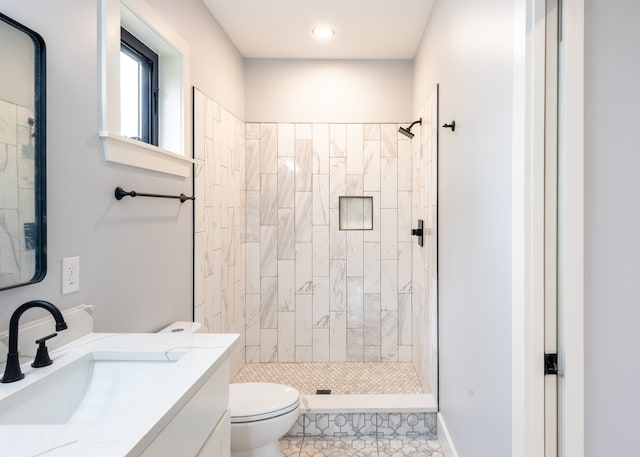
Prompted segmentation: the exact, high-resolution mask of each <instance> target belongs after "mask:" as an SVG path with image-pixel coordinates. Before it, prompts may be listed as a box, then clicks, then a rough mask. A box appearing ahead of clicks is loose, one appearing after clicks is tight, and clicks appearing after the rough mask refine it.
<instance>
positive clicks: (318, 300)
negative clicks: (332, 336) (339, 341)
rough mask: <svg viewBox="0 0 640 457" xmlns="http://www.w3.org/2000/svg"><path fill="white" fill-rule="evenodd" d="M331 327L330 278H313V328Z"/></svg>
mask: <svg viewBox="0 0 640 457" xmlns="http://www.w3.org/2000/svg"><path fill="white" fill-rule="evenodd" d="M328 327H329V278H328V277H323V276H321V277H314V278H313V328H328Z"/></svg>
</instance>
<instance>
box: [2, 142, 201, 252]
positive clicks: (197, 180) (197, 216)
mask: <svg viewBox="0 0 640 457" xmlns="http://www.w3.org/2000/svg"><path fill="white" fill-rule="evenodd" d="M5 147H8V146H7V145H5ZM1 148H2V146H0V149H1ZM0 154H2V152H0ZM4 154H5V155H4V157H5V159H4V160H5V161H7V159H6V157H7V156H8V152H5V153H4ZM0 157H1V155H0ZM5 163H6V162H5ZM4 169H5V170H6V169H7V166H6V164H5V166H4ZM4 179H6V178H5V177H4V176H3V180H4ZM193 179H194V187H195V189H194V191H195V195H196V196H197V197H200V196H202V195H204V188H205V182H204V181H205V179H204V160H198V159H196V160H195V161H194V178H193ZM3 182H6V181H3ZM12 184H13V183H12ZM15 184H16V186H15V189H17V188H18V186H17V183H15ZM11 189H14V186H11ZM10 193H12V190H8V189H7V190H5V189H2V195H3V197H0V207H4V208H7V207H8V205H7V204H6V199H7V196H8V194H10ZM17 198H18V195H17V193H16V194H15V197H13V198H12V200H13V201H15V200H16V199H17ZM3 200H4V201H5V203H4V204H3V202H2V201H3ZM193 204H194V205H195V206H194V208H195V210H194V220H193V224H194V225H193V231H194V232H195V233H202V232H204V231H205V222H204V208H205V201H204V198H196V200H195V202H193ZM12 206H16V207H17V204H14V205H12ZM196 252H202V251H196Z"/></svg>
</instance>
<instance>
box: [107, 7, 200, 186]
mask: <svg viewBox="0 0 640 457" xmlns="http://www.w3.org/2000/svg"><path fill="white" fill-rule="evenodd" d="M121 26H122V27H124V28H126V29H127V30H128V31H129V32H131V33H132V34H133V35H135V36H136V37H137V38H138V39H140V40H141V41H143V42H144V43H145V44H147V45H148V46H149V47H151V48H153V50H154V51H156V52H157V53H158V58H159V62H160V63H159V66H160V73H159V79H160V93H159V110H160V117H159V135H158V144H159V146H154V145H151V144H147V143H143V142H141V141H137V140H133V139H130V138H126V137H124V136H122V135H121V134H120V27H121ZM99 39H100V88H101V92H100V129H99V132H98V136H99V137H100V140H101V142H102V148H103V151H104V158H105V160H106V161H107V162H115V163H119V164H123V165H129V166H132V167H137V168H143V169H147V170H153V171H158V172H161V173H166V174H170V175H174V176H181V177H185V178H186V177H188V176H189V175H190V174H191V169H192V164H193V160H192V159H191V158H189V157H188V152H189V151H191V134H190V132H191V116H190V112H191V111H190V103H189V100H190V95H189V94H190V86H189V81H190V78H189V68H190V67H189V65H190V61H189V59H190V47H189V45H188V44H187V43H186V42H185V41H184V40H183V39H182V38H181V37H180V36H179V35H178V34H177V33H176V32H175V31H174V30H173V29H172V28H171V27H170V26H169V25H168V24H167V23H166V22H165V21H164V19H162V17H160V15H159V14H158V13H157V12H156V11H155V10H154V9H153V8H151V7H150V6H149V5H148V4H147V3H146V2H145V1H144V0H100V36H99Z"/></svg>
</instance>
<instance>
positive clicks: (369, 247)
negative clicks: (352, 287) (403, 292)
mask: <svg viewBox="0 0 640 457" xmlns="http://www.w3.org/2000/svg"><path fill="white" fill-rule="evenodd" d="M364 293H365V294H371V293H380V243H364Z"/></svg>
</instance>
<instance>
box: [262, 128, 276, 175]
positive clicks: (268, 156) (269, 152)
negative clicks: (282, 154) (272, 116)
mask: <svg viewBox="0 0 640 457" xmlns="http://www.w3.org/2000/svg"><path fill="white" fill-rule="evenodd" d="M277 157H278V130H277V125H276V124H262V125H261V126H260V172H261V173H276V172H277V167H278V162H277Z"/></svg>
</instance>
